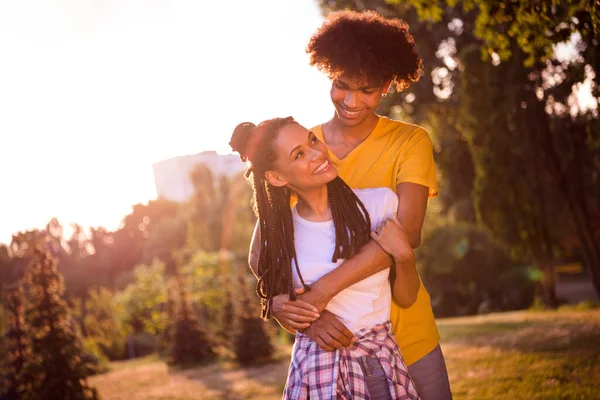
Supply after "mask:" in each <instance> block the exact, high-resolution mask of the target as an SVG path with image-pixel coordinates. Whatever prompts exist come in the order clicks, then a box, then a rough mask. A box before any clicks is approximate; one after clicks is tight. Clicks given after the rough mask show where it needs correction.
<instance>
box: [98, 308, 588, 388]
mask: <svg viewBox="0 0 600 400" xmlns="http://www.w3.org/2000/svg"><path fill="white" fill-rule="evenodd" d="M438 325H439V327H440V332H441V334H442V348H443V351H444V354H445V357H446V362H447V364H448V371H449V374H450V382H451V386H452V392H453V394H454V398H455V399H456V400H461V399H468V400H484V399H552V400H555V399H590V400H596V399H599V398H600V310H582V311H578V310H573V309H565V310H559V311H536V312H533V311H518V312H511V313H500V314H489V315H483V316H476V317H462V318H447V319H442V320H439V321H438ZM289 351H290V347H289V346H282V347H281V353H280V355H279V360H278V361H276V362H274V363H271V364H267V365H263V366H260V367H252V368H245V369H244V368H239V367H238V366H236V365H235V364H234V363H231V362H221V363H218V364H212V365H209V366H204V367H199V368H194V369H187V370H184V371H169V369H168V367H167V366H166V365H165V364H164V362H162V361H160V360H158V359H156V358H145V359H140V360H135V361H128V362H121V363H113V364H111V371H110V372H108V373H106V374H102V375H98V376H95V377H92V378H91V383H92V384H93V385H94V386H96V387H97V388H98V390H99V392H100V394H101V396H102V398H103V399H104V400H117V399H118V400H120V399H123V400H142V399H144V400H192V399H194V400H195V399H279V398H281V392H282V389H283V384H284V382H285V377H286V373H287V366H288V362H289V359H288V357H289Z"/></svg>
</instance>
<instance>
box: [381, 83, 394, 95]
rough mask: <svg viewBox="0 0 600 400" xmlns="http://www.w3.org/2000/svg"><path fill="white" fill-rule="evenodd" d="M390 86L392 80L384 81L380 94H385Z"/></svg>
mask: <svg viewBox="0 0 600 400" xmlns="http://www.w3.org/2000/svg"><path fill="white" fill-rule="evenodd" d="M390 86H392V81H387V82H385V84H384V85H383V90H382V91H381V92H382V93H381V95H382V96H387V94H388V92H389V91H390Z"/></svg>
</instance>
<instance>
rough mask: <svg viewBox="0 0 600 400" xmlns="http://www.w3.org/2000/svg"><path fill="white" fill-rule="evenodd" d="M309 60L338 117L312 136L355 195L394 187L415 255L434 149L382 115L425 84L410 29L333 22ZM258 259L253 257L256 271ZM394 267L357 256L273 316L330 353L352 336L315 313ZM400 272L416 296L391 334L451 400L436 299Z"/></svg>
mask: <svg viewBox="0 0 600 400" xmlns="http://www.w3.org/2000/svg"><path fill="white" fill-rule="evenodd" d="M306 50H307V53H308V54H309V56H310V64H311V65H312V66H315V67H317V68H318V69H319V70H320V71H322V72H323V73H325V74H326V75H327V76H329V77H330V78H331V82H332V84H331V91H330V97H331V101H332V103H333V105H334V107H335V113H334V115H333V116H332V118H331V119H330V120H329V121H327V122H325V123H323V124H321V125H319V126H316V127H314V128H313V129H312V131H313V132H314V133H315V135H316V136H317V137H318V138H319V139H320V140H321V141H323V142H324V143H325V144H326V145H327V147H328V150H329V159H330V160H331V162H332V164H333V165H334V166H335V167H336V169H337V171H338V174H339V176H340V177H341V178H342V179H344V181H345V182H347V183H348V185H349V186H350V187H352V188H370V187H371V188H372V187H388V188H390V189H391V190H393V191H394V192H395V193H396V194H397V196H398V199H399V205H398V219H399V220H400V222H401V224H402V226H403V227H404V229H405V231H406V233H407V236H408V243H409V245H410V246H411V247H413V248H416V247H417V246H419V243H420V242H421V229H422V226H423V220H424V217H425V211H426V209H427V200H428V197H434V196H436V195H437V184H436V176H435V164H434V162H433V149H432V143H431V139H430V138H429V135H428V134H427V132H426V131H425V130H424V129H423V128H421V127H419V126H417V125H413V124H408V123H405V122H401V121H393V120H391V119H388V118H385V117H382V116H379V115H378V114H377V112H376V110H377V108H378V107H379V105H380V103H381V99H382V97H383V96H385V95H386V93H387V92H388V89H389V88H390V86H395V87H396V90H397V91H402V90H404V89H406V88H407V87H408V86H409V85H410V84H411V83H413V82H416V81H417V80H418V79H419V76H420V74H421V70H422V60H421V58H420V57H419V56H418V54H417V51H416V47H415V41H414V39H413V37H412V36H411V35H410V33H409V31H408V25H407V24H406V23H405V22H404V21H401V20H398V19H392V18H385V17H383V16H381V15H379V14H377V13H375V12H372V11H367V12H353V11H344V12H338V13H332V14H330V15H329V16H328V18H327V20H326V21H325V22H324V24H323V25H322V26H321V28H319V29H318V30H317V31H316V32H315V33H314V35H313V36H312V37H311V39H310V42H309V44H308V47H307V49H306ZM252 258H256V257H251V262H252V261H253V260H252ZM389 265H390V261H389V258H388V257H387V255H386V254H385V253H384V252H383V251H381V249H380V248H378V246H377V245H376V244H374V243H369V244H367V245H365V246H364V248H363V250H362V251H361V253H360V254H359V255H357V256H356V257H353V258H352V259H350V260H348V261H347V262H345V263H343V264H342V265H341V266H340V267H339V268H337V269H335V270H333V271H331V273H329V274H327V275H324V276H323V277H322V278H321V279H319V280H318V281H316V282H314V283H313V284H312V285H311V288H312V290H311V291H309V292H307V293H305V294H303V295H301V296H299V297H298V298H299V299H301V300H303V301H297V302H289V301H288V299H287V297H286V296H285V295H281V296H277V298H276V299H275V301H274V306H273V309H274V315H275V317H276V318H277V319H278V320H279V321H284V322H285V323H287V324H289V325H291V326H295V327H306V326H307V325H308V324H309V323H310V326H309V327H308V328H307V329H306V330H305V334H306V335H308V336H310V337H311V338H313V339H314V340H316V341H317V342H318V343H319V344H320V345H321V346H322V348H324V349H328V350H333V349H334V348H340V347H342V346H346V345H348V344H349V343H350V340H349V336H350V337H351V335H349V334H348V330H347V329H345V327H344V326H343V324H342V323H341V322H343V321H339V320H338V319H336V318H335V316H333V315H332V314H331V313H328V312H327V310H325V311H324V312H321V313H320V318H318V319H316V320H314V318H312V317H310V315H311V314H310V313H311V312H314V311H315V310H316V311H322V310H323V309H324V308H325V305H326V304H327V303H328V301H329V299H330V298H332V297H333V296H335V295H336V294H337V293H338V292H340V291H341V290H344V289H345V288H347V287H349V286H350V285H352V284H354V283H355V282H358V281H359V280H361V279H364V278H365V277H367V276H370V275H371V274H373V273H377V271H380V270H382V269H384V268H387V267H389ZM395 271H396V272H397V273H398V274H399V275H401V276H402V277H401V279H396V281H398V285H404V294H405V296H406V295H411V296H412V295H413V294H414V293H418V295H417V297H416V301H414V303H412V302H411V301H409V300H410V298H402V297H398V296H394V299H395V300H396V301H395V302H394V303H393V304H392V305H391V316H390V317H391V321H392V325H393V331H394V334H395V337H396V339H397V341H398V344H399V346H400V348H401V349H402V354H403V356H404V358H405V360H406V363H407V364H408V368H409V372H410V375H411V377H412V378H413V380H414V382H415V384H416V387H417V390H418V391H419V394H420V396H421V397H422V398H423V399H424V400H448V399H451V398H452V394H451V392H450V385H449V382H448V374H447V371H446V365H445V362H444V357H443V354H442V350H441V348H440V346H439V339H440V335H439V332H438V329H437V326H436V323H435V319H434V315H433V311H432V309H431V302H430V297H429V294H428V293H427V290H426V289H425V286H424V285H423V284H422V283H421V282H420V279H419V277H418V275H416V271H415V270H414V269H413V267H412V266H406V267H405V268H400V267H399V266H396V268H395ZM307 303H309V305H308V307H306V308H304V307H305V305H306V304H307ZM311 305H312V306H311ZM313 306H314V307H313Z"/></svg>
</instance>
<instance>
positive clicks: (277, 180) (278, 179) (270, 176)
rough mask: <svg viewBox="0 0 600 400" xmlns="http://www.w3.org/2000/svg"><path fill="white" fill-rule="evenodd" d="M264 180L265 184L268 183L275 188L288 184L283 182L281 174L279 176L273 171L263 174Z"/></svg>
mask: <svg viewBox="0 0 600 400" xmlns="http://www.w3.org/2000/svg"><path fill="white" fill-rule="evenodd" d="M265 179H266V180H267V182H269V183H270V184H271V185H273V186H275V187H282V186H285V185H287V184H288V181H287V180H285V179H284V178H283V177H282V176H281V174H279V173H278V172H275V171H267V172H265Z"/></svg>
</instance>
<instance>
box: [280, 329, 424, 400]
mask: <svg viewBox="0 0 600 400" xmlns="http://www.w3.org/2000/svg"><path fill="white" fill-rule="evenodd" d="M355 337H356V339H357V340H356V342H355V343H354V344H353V345H352V347H349V348H342V349H339V350H335V351H332V352H328V351H325V350H323V349H321V348H320V347H319V346H318V345H317V344H316V343H315V342H314V341H313V340H312V339H310V338H309V337H308V336H305V335H303V334H302V333H300V332H298V333H297V334H296V342H295V344H294V349H293V351H292V360H291V362H290V368H289V371H288V378H287V383H286V385H285V389H284V391H283V399H286V400H287V399H289V400H298V399H312V400H317V399H335V398H337V399H342V400H351V399H352V400H363V399H364V400H370V398H371V397H370V396H369V393H368V390H367V386H366V382H365V374H364V372H363V368H361V358H363V357H373V358H376V359H378V360H379V362H380V363H381V366H382V368H383V370H384V372H385V375H386V377H387V381H388V387H389V389H390V393H391V395H392V399H396V400H418V399H419V395H418V394H417V390H416V388H415V385H414V383H413V381H412V379H411V378H410V376H409V375H408V369H407V368H406V364H405V363H404V359H403V358H402V354H401V353H400V348H399V347H398V345H397V344H396V340H395V339H394V336H393V333H392V324H391V322H389V321H388V322H386V323H383V324H379V325H375V326H373V327H370V328H364V329H361V330H359V331H358V332H356V333H355Z"/></svg>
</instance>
